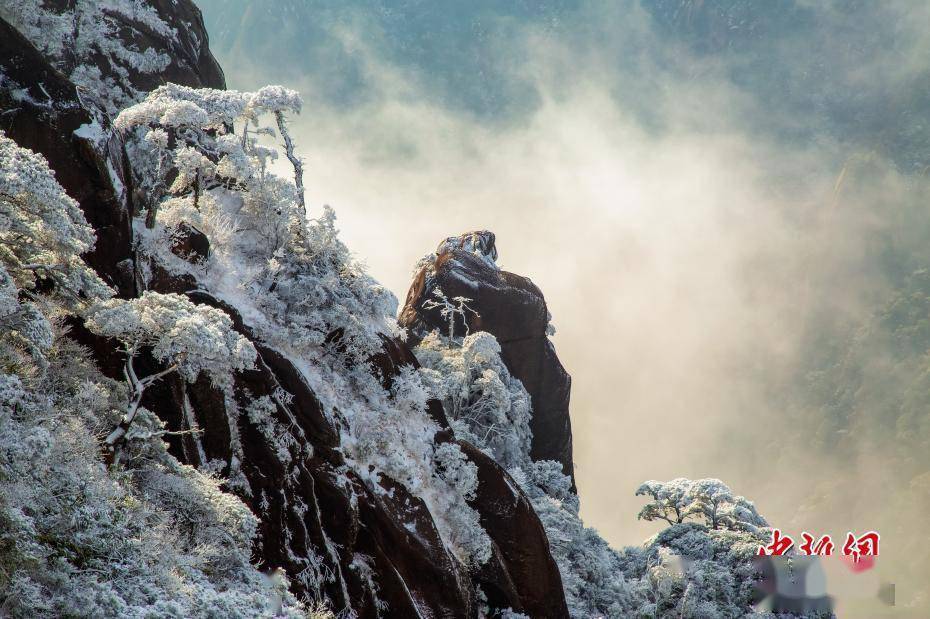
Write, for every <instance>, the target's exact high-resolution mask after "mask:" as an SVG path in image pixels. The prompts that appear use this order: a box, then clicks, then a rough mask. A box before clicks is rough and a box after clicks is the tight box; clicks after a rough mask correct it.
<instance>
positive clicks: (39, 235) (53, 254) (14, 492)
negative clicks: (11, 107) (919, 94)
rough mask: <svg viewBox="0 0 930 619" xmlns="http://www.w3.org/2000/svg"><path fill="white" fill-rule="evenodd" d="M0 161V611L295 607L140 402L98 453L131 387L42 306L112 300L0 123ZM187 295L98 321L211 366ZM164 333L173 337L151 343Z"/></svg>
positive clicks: (229, 505) (206, 320)
mask: <svg viewBox="0 0 930 619" xmlns="http://www.w3.org/2000/svg"><path fill="white" fill-rule="evenodd" d="M0 162H2V165H0V222H2V227H0V256H2V259H0V615H3V616H4V617H24V618H31V617H50V616H56V617H58V616H85V617H208V616H214V617H216V616H222V617H261V616H264V617H272V616H274V617H277V616H290V617H298V616H303V608H302V607H301V606H300V605H299V604H297V602H296V601H295V600H294V599H293V597H292V596H291V595H290V594H289V593H288V591H287V583H286V580H282V579H281V578H280V577H278V578H268V577H266V576H265V575H264V574H262V573H261V572H260V571H258V570H257V569H256V568H255V567H254V566H252V565H251V564H250V556H251V550H252V540H253V537H254V535H255V531H256V519H255V517H254V515H253V514H252V513H251V512H250V511H249V510H248V509H247V508H246V507H245V505H244V504H243V503H242V502H241V501H239V500H238V499H237V498H235V497H233V496H232V495H230V494H228V493H225V492H223V491H221V490H220V488H219V482H218V480H215V479H213V478H211V477H209V476H206V475H204V474H202V473H200V472H198V471H196V470H194V469H192V468H190V467H187V466H183V465H181V464H179V463H178V462H177V461H176V460H175V459H174V458H173V457H172V456H170V455H169V454H168V453H167V451H166V448H165V444H164V443H163V442H162V440H161V436H162V435H163V434H164V427H163V425H162V424H161V422H160V421H159V420H158V419H157V418H156V417H155V416H154V415H152V414H151V413H149V412H148V411H146V410H145V409H143V408H140V409H138V417H137V423H136V424H135V426H134V428H133V431H132V432H131V433H130V434H129V436H128V437H127V443H128V449H127V456H128V457H127V458H125V461H124V465H123V466H122V467H114V468H108V467H106V466H105V465H104V464H103V460H102V458H101V453H100V445H99V442H98V437H100V436H102V435H103V434H104V433H105V432H106V431H109V429H111V428H112V427H113V426H115V425H116V423H117V421H118V420H119V418H120V416H121V414H122V411H123V410H125V407H126V402H127V400H129V399H131V397H132V396H131V394H130V393H128V392H127V390H126V389H125V387H124V386H123V385H122V384H120V383H118V382H115V381H112V380H110V379H108V378H106V377H105V376H103V375H102V374H101V373H100V372H99V371H98V370H97V368H96V367H95V366H94V365H93V363H92V362H91V361H90V360H89V359H88V357H87V354H86V352H85V351H84V350H83V349H81V348H79V347H78V346H77V345H75V344H74V343H73V342H72V341H71V340H70V339H68V338H67V337H64V331H63V329H62V328H61V326H60V325H59V321H58V320H57V317H58V315H59V314H60V313H61V312H64V311H67V312H70V313H78V314H83V313H84V312H85V311H87V306H88V304H89V303H92V302H96V303H99V304H100V307H102V308H116V307H118V306H122V305H121V304H125V303H126V302H124V301H115V300H111V301H105V300H104V297H107V296H109V295H110V292H109V290H108V289H107V288H106V287H105V286H104V285H103V284H102V283H101V282H100V280H99V279H98V278H97V277H96V275H95V274H94V273H93V271H91V270H90V269H89V267H88V266H87V265H86V264H85V263H84V262H83V261H82V260H81V259H80V257H79V254H80V252H82V251H85V250H86V249H87V248H89V247H91V246H92V245H93V243H94V241H95V239H94V234H93V231H92V230H91V229H90V228H89V227H88V226H87V224H86V222H85V221H84V218H83V216H82V214H81V212H80V211H79V210H78V208H77V205H76V204H75V203H74V202H73V201H72V200H70V199H69V198H68V197H67V196H66V195H65V194H64V192H63V190H62V189H61V187H60V186H59V185H58V184H57V183H56V182H55V180H54V177H53V176H52V174H51V172H50V171H49V169H48V167H47V165H46V164H45V162H44V161H43V160H42V158H41V157H39V156H38V155H35V154H33V153H30V152H28V151H25V150H23V149H21V148H19V147H18V146H16V145H15V144H13V143H12V142H10V141H9V140H7V139H6V138H5V137H2V136H0ZM39 290H42V291H44V292H42V293H40V292H39ZM139 301H141V300H139ZM186 309H187V310H188V312H187V313H185V312H179V313H177V314H175V315H173V316H172V317H171V321H170V324H167V323H166V322H165V321H164V320H161V322H159V320H160V319H161V318H164V317H163V316H158V315H157V314H159V312H155V313H156V316H149V317H147V318H146V319H145V320H142V319H141V318H139V320H138V321H137V322H136V323H132V321H123V320H117V317H118V314H119V312H116V313H114V314H112V315H110V316H109V318H110V319H111V320H110V323H112V324H110V327H113V326H114V325H115V324H121V325H123V326H122V327H120V328H119V329H115V328H113V329H111V331H112V333H110V334H111V335H119V334H123V335H125V334H126V333H130V332H131V333H134V334H137V335H138V334H145V333H147V332H149V333H155V332H156V331H158V332H159V333H160V335H158V336H157V337H156V336H152V337H149V338H148V339H147V340H146V341H147V342H148V343H149V344H151V345H153V346H156V347H158V346H159V345H160V350H162V351H163V352H164V354H165V355H167V356H168V357H172V358H175V359H177V356H178V355H180V356H182V357H184V359H183V360H181V361H179V363H188V361H189V360H190V357H189V355H190V352H191V351H193V352H194V354H195V355H199V359H198V360H197V361H196V363H195V364H194V365H190V366H188V369H189V370H190V371H193V370H194V369H195V368H196V369H212V368H213V364H214V363H218V362H219V361H220V359H221V357H222V355H223V352H222V351H217V350H215V349H213V350H210V351H209V352H207V351H206V348H207V347H208V346H207V343H206V342H204V343H203V345H202V346H201V347H200V350H196V346H197V345H198V342H199V340H198V338H194V339H193V340H192V339H191V337H190V334H191V333H198V332H200V333H201V334H205V333H212V330H214V329H216V328H217V325H216V324H215V323H214V321H213V320H212V318H213V317H210V316H206V315H200V314H198V313H197V312H193V314H194V315H193V316H192V315H191V314H192V312H191V311H190V308H186ZM137 318H138V317H137ZM201 318H202V320H200V321H199V322H198V319H201ZM227 320H228V319H227ZM142 322H145V324H141V323H142ZM192 323H193V324H192ZM130 325H132V326H130ZM198 330H199V331H198ZM162 331H163V332H162ZM117 332H119V333H117ZM169 332H170V333H172V334H173V335H174V336H176V337H177V341H175V342H164V343H161V344H160V340H162V339H165V338H167V337H168V335H167V334H168V333H169ZM139 337H140V338H142V339H145V338H146V336H145V335H139ZM219 341H220V342H223V341H225V340H219ZM210 343H211V344H216V343H217V340H215V339H213V340H211V342H210ZM234 343H236V342H234ZM182 347H183V348H185V349H184V350H181V348H182ZM187 347H190V348H191V350H187ZM230 349H231V350H234V351H235V352H236V354H242V350H243V348H242V347H240V346H232V347H231V348H230ZM246 356H247V355H246ZM179 367H180V366H179Z"/></svg>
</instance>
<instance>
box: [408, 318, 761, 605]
mask: <svg viewBox="0 0 930 619" xmlns="http://www.w3.org/2000/svg"><path fill="white" fill-rule="evenodd" d="M414 352H415V353H416V355H417V359H418V360H419V361H420V363H421V364H422V366H423V367H422V368H421V369H420V373H421V374H422V375H423V376H424V379H425V380H426V382H427V383H428V385H429V387H430V389H431V392H432V393H433V395H434V396H435V397H437V398H439V399H441V400H442V401H443V405H444V407H445V410H446V412H447V414H448V416H449V417H450V419H451V420H452V421H451V423H452V424H453V426H454V428H455V431H456V434H457V435H458V436H459V437H460V438H463V439H465V440H468V441H471V442H474V443H475V445H477V446H478V447H479V448H480V449H482V450H484V451H485V452H487V453H489V454H490V455H492V456H493V457H494V458H495V459H497V461H498V462H500V463H501V464H502V465H503V466H505V467H506V468H507V469H508V471H509V472H510V474H511V476H513V478H514V479H515V480H516V481H517V483H518V484H519V485H520V487H521V488H522V489H523V491H524V492H525V493H526V495H527V497H528V498H529V499H530V501H531V503H532V504H533V508H534V509H535V511H536V513H537V515H538V516H539V519H540V521H541V522H542V524H543V527H544V528H545V530H546V534H547V536H548V538H549V544H550V551H551V552H552V556H553V558H554V559H555V561H556V564H557V565H558V567H559V572H560V573H561V576H562V585H563V587H564V590H565V598H566V601H567V603H568V608H569V612H570V613H571V615H572V616H573V617H585V618H586V617H643V618H647V617H649V618H652V617H741V616H743V615H744V614H746V613H747V612H750V611H751V609H752V608H751V607H752V604H753V603H754V602H755V601H756V599H755V598H754V597H753V596H754V595H755V582H756V578H757V576H758V575H757V574H756V568H755V564H754V558H753V557H754V556H755V551H756V549H757V547H758V544H759V542H760V541H762V540H763V537H764V536H763V537H760V536H759V534H758V533H757V532H756V531H757V529H758V528H759V527H765V526H767V525H766V523H765V520H764V519H762V518H761V516H759V515H758V513H756V511H755V508H754V507H753V506H752V504H751V503H750V502H748V501H747V500H746V499H744V498H743V497H737V496H734V495H733V493H732V492H731V491H730V490H729V488H727V487H726V485H724V484H723V483H722V482H720V481H719V480H715V479H705V480H698V481H689V480H684V479H679V480H674V481H673V482H668V483H666V484H661V483H659V482H647V483H646V484H644V485H643V487H642V488H641V489H640V492H639V494H643V493H647V494H651V493H652V492H654V493H655V495H656V496H657V497H658V498H656V499H655V500H654V503H655V505H654V506H652V507H650V506H647V507H646V508H644V512H643V513H644V514H647V515H649V516H650V517H653V516H654V517H664V516H666V515H668V519H669V520H670V521H671V523H676V522H681V521H683V520H684V519H685V518H686V517H689V516H690V517H692V518H697V519H704V520H706V522H707V526H705V525H704V524H698V523H685V524H673V526H671V527H670V528H668V529H666V530H665V531H663V532H662V533H660V534H659V535H657V536H655V537H653V538H652V539H650V540H648V541H647V542H646V543H645V544H644V545H643V546H642V547H630V548H625V549H622V550H620V551H617V550H614V549H613V548H611V547H610V546H609V545H608V544H607V542H606V541H605V540H604V539H603V538H602V537H601V536H600V535H598V533H597V531H595V530H594V529H591V528H587V527H585V526H584V523H583V522H582V520H581V518H580V517H579V515H578V512H579V502H578V496H577V495H576V494H575V493H573V492H572V490H571V486H572V484H571V479H570V478H569V477H568V476H566V475H565V474H564V473H563V472H562V466H561V464H559V463H558V462H553V461H539V462H533V461H532V460H531V458H530V455H529V453H530V441H531V438H532V435H531V431H530V428H529V420H530V416H531V414H532V412H531V410H530V399H529V395H528V394H527V392H526V390H525V389H524V387H523V385H522V384H521V383H520V381H518V380H516V379H514V378H513V377H512V376H511V375H510V373H509V372H508V370H507V367H506V366H505V365H504V363H503V361H501V358H500V346H499V344H498V343H497V340H496V339H495V338H494V337H493V336H492V335H490V334H488V333H484V332H479V333H473V334H471V335H469V336H467V337H465V338H464V340H457V339H450V338H447V337H444V336H442V335H440V334H439V333H437V332H434V333H432V334H429V335H427V336H426V337H425V338H423V340H422V342H421V343H420V344H419V346H417V348H415V349H414ZM650 505H653V504H650ZM676 508H677V509H678V510H679V513H680V514H681V519H680V520H679V519H678V516H677V515H676V512H675V511H674V510H675V509H676ZM663 509H664V510H667V511H662V510H663Z"/></svg>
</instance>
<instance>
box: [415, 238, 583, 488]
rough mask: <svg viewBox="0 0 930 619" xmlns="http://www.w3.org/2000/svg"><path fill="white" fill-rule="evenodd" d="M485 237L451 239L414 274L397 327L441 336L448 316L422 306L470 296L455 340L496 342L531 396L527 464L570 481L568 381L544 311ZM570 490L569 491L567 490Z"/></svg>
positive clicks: (536, 294)
mask: <svg viewBox="0 0 930 619" xmlns="http://www.w3.org/2000/svg"><path fill="white" fill-rule="evenodd" d="M496 259H497V247H496V246H495V238H494V234H493V233H492V232H488V231H481V232H469V233H466V234H463V235H461V236H458V237H450V238H449V239H446V240H445V241H443V242H442V243H440V245H439V247H438V248H437V250H436V253H435V254H433V255H432V256H430V257H429V258H427V259H425V260H424V262H425V264H422V265H421V268H420V270H419V271H418V272H417V274H416V275H415V276H414V281H413V284H412V285H411V286H410V290H409V292H408V293H407V302H406V304H405V305H404V308H403V309H402V310H401V314H400V324H401V326H403V327H406V328H408V329H409V330H410V331H411V332H412V333H413V334H414V335H418V336H420V337H422V336H423V335H425V334H426V333H428V332H430V331H432V330H433V329H439V330H440V331H443V332H445V331H446V330H447V329H448V327H449V321H448V318H447V317H445V316H443V315H442V314H441V312H440V308H438V307H430V305H431V304H429V303H428V301H430V300H433V301H435V300H436V297H435V291H436V290H441V291H442V293H443V294H444V295H445V296H446V297H447V298H449V299H453V298H455V297H465V298H467V299H470V300H469V301H468V307H469V308H471V310H472V311H469V310H467V309H466V311H465V313H464V322H463V321H462V320H461V319H460V318H456V320H455V321H454V324H453V329H454V330H455V332H456V333H455V335H456V336H462V335H464V334H465V332H466V329H467V330H468V331H470V332H475V331H487V332H488V333H491V334H492V335H494V336H495V337H496V338H497V341H498V342H500V345H501V358H502V359H503V360H504V363H505V364H506V365H507V369H509V370H510V373H511V374H512V375H513V376H514V377H516V378H518V379H520V381H521V382H522V383H523V386H524V387H525V388H526V390H527V392H529V394H530V398H531V399H532V405H533V416H532V418H531V419H530V428H531V429H532V430H533V443H532V449H531V452H530V455H531V457H532V459H533V460H555V461H557V462H560V463H561V464H562V469H563V471H564V472H565V474H566V475H568V476H570V477H572V483H573V486H574V467H573V464H572V429H571V420H570V419H569V415H568V402H569V396H570V395H571V386H572V383H571V377H570V376H569V375H568V372H566V371H565V368H563V367H562V364H561V363H560V362H559V358H558V356H557V355H556V354H555V348H554V347H553V345H552V342H550V341H549V338H548V336H547V329H548V326H549V311H548V309H547V307H546V299H545V298H544V297H543V294H542V292H541V291H540V290H539V288H537V287H536V285H535V284H533V282H532V281H530V280H529V279H527V278H526V277H521V276H519V275H514V274H513V273H508V272H507V271H502V270H501V269H499V268H497V266H496V265H495V264H494V261H495V260H496ZM573 489H574V487H573Z"/></svg>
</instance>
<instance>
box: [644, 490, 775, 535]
mask: <svg viewBox="0 0 930 619" xmlns="http://www.w3.org/2000/svg"><path fill="white" fill-rule="evenodd" d="M643 495H646V496H649V497H652V501H650V502H649V503H647V504H646V505H645V506H644V507H643V508H642V510H640V512H639V516H637V517H638V518H640V519H642V520H664V521H666V522H667V523H669V524H681V523H682V522H684V521H685V520H686V519H688V518H693V519H696V520H703V521H704V523H705V524H707V525H709V526H710V527H711V528H712V529H719V528H724V529H731V530H735V531H752V532H756V531H758V530H759V529H760V528H762V527H767V526H769V524H768V522H766V521H765V518H763V517H762V516H760V515H759V512H757V511H756V506H755V505H753V504H752V502H751V501H749V500H747V499H746V498H745V497H741V496H737V495H735V494H733V491H732V490H730V488H729V487H728V486H727V485H726V484H725V483H723V482H722V481H720V480H719V479H698V480H694V481H692V480H690V479H684V478H683V477H679V478H677V479H673V480H671V481H667V482H663V481H653V480H650V481H647V482H645V483H643V484H642V485H641V486H640V487H639V488H638V489H637V490H636V496H643Z"/></svg>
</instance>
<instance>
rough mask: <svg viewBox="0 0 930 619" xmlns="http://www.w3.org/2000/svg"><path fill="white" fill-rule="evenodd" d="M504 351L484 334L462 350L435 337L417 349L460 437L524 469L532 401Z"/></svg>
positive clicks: (469, 338)
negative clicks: (511, 367) (511, 368)
mask: <svg viewBox="0 0 930 619" xmlns="http://www.w3.org/2000/svg"><path fill="white" fill-rule="evenodd" d="M500 352H501V347H500V344H498V343H497V339H496V338H495V337H494V336H493V335H491V334H489V333H485V332H483V331H480V332H478V333H473V334H471V335H469V336H467V337H466V338H465V339H464V341H463V342H462V345H461V347H459V346H457V345H455V344H453V343H452V340H450V339H448V338H445V337H442V336H440V335H439V334H438V333H431V334H429V335H428V336H426V337H425V338H424V339H423V341H422V342H421V343H420V345H419V346H418V347H417V349H416V354H417V359H418V360H419V361H420V363H421V364H422V365H423V370H422V374H423V375H424V377H425V378H426V380H427V381H428V382H429V384H430V388H431V390H432V393H433V394H434V395H435V397H437V398H438V399H440V400H441V401H442V403H443V407H444V408H445V410H446V415H447V416H448V417H449V421H450V423H451V424H452V427H453V429H454V430H455V433H456V435H457V436H458V437H459V438H463V439H465V440H467V441H469V442H472V443H474V444H475V445H478V446H480V447H485V448H486V449H487V450H488V452H489V454H490V455H491V456H492V457H493V458H494V459H495V460H497V461H498V462H499V463H501V464H502V465H503V466H504V467H506V468H512V467H517V466H523V465H525V464H526V463H527V459H528V454H529V452H530V441H531V439H532V436H531V432H530V427H529V421H530V400H529V394H527V392H526V389H524V388H523V384H522V383H520V381H519V380H517V379H515V378H513V377H512V376H511V375H510V372H509V371H508V370H507V367H506V366H505V365H504V362H503V361H501V358H500Z"/></svg>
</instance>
